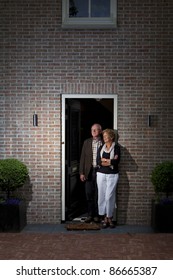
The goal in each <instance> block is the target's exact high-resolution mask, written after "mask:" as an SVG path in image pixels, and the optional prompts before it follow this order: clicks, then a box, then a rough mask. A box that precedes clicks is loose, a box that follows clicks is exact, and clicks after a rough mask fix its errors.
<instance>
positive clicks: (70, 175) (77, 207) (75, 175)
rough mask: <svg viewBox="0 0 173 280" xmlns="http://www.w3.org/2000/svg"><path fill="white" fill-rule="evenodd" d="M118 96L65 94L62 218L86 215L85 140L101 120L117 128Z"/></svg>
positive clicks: (63, 105) (63, 99)
mask: <svg viewBox="0 0 173 280" xmlns="http://www.w3.org/2000/svg"><path fill="white" fill-rule="evenodd" d="M116 117H117V102H116V96H112V95H107V96H106V98H105V96H103V95H94V96H93V95H72V94H70V95H63V96H62V221H68V220H72V219H74V218H76V217H79V216H81V215H83V214H86V211H87V210H86V209H87V205H86V198H85V188H84V183H82V182H80V178H79V161H80V153H81V149H82V145H83V141H84V140H85V139H86V138H88V137H91V132H90V129H91V126H92V124H94V123H100V124H101V125H102V127H103V129H105V128H115V129H117V119H116Z"/></svg>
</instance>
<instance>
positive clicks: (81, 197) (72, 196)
mask: <svg viewBox="0 0 173 280" xmlns="http://www.w3.org/2000/svg"><path fill="white" fill-rule="evenodd" d="M80 127H81V104H80V101H79V100H75V99H67V100H66V133H65V134H66V135H65V142H66V146H65V178H66V181H65V208H66V210H65V212H66V213H65V219H66V220H72V219H73V218H75V217H77V216H80V214H81V213H83V212H84V213H85V212H86V208H85V207H86V199H85V190H84V187H83V186H81V182H80V178H79V158H80V147H81V143H80V142H81V137H80Z"/></svg>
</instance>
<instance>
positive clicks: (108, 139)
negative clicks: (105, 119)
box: [103, 132, 112, 143]
mask: <svg viewBox="0 0 173 280" xmlns="http://www.w3.org/2000/svg"><path fill="white" fill-rule="evenodd" d="M103 141H104V142H105V143H107V142H111V141H112V139H111V137H110V136H109V134H108V133H106V132H105V133H104V134H103Z"/></svg>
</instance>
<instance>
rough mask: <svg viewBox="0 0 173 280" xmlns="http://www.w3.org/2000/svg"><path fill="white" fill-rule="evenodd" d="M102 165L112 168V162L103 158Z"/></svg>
mask: <svg viewBox="0 0 173 280" xmlns="http://www.w3.org/2000/svg"><path fill="white" fill-rule="evenodd" d="M101 164H102V166H110V165H111V160H110V159H107V158H101Z"/></svg>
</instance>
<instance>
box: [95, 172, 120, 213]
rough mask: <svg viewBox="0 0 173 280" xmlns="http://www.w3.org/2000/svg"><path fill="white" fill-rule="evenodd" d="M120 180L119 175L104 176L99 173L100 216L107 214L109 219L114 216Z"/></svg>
mask: <svg viewBox="0 0 173 280" xmlns="http://www.w3.org/2000/svg"><path fill="white" fill-rule="evenodd" d="M118 179H119V174H118V173H117V174H104V173H100V172H97V186H98V209H99V215H105V214H106V216H107V217H109V218H110V217H112V216H113V212H114V209H115V201H116V187H117V183H118Z"/></svg>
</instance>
